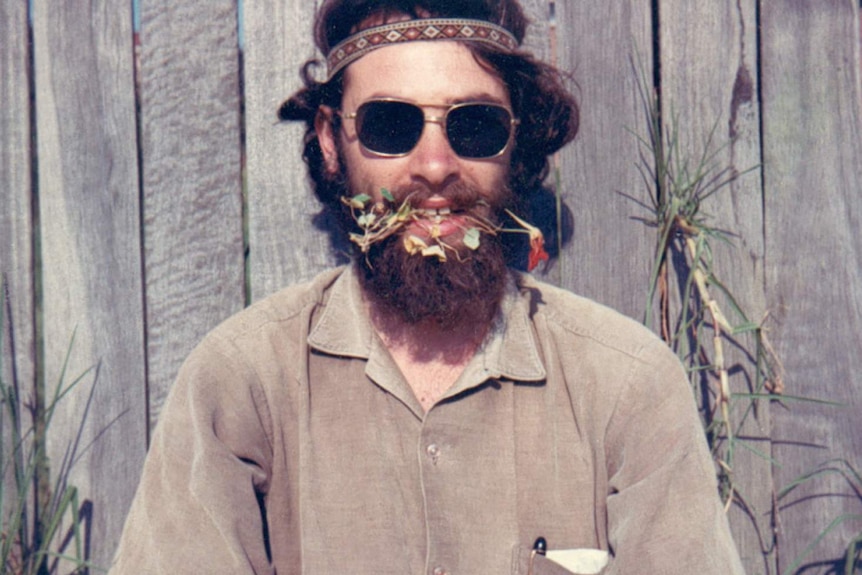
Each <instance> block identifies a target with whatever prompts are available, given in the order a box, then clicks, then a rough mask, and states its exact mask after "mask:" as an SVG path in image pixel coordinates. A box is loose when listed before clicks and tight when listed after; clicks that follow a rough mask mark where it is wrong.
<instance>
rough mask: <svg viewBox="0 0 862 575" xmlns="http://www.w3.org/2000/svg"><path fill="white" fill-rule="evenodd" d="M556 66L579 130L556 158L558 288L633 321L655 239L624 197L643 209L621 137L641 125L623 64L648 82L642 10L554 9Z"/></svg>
mask: <svg viewBox="0 0 862 575" xmlns="http://www.w3.org/2000/svg"><path fill="white" fill-rule="evenodd" d="M556 10H557V18H558V23H559V28H558V30H557V37H558V39H559V62H560V67H561V68H562V69H563V70H564V71H566V72H567V73H569V74H571V75H572V76H573V78H574V80H575V82H576V83H577V89H576V91H575V94H576V96H577V97H578V100H579V102H580V106H581V128H580V132H579V134H578V137H577V139H576V140H575V142H574V143H573V144H570V145H569V147H568V148H566V149H564V150H563V151H562V153H561V155H560V173H561V179H562V193H563V197H564V198H565V201H566V202H568V204H569V206H570V207H571V209H572V211H573V212H574V218H575V235H574V240H573V241H572V243H571V244H570V246H569V247H568V248H567V249H566V250H565V252H564V256H563V258H561V262H560V265H561V267H562V269H561V277H562V284H563V285H564V286H565V287H567V288H569V289H572V290H573V291H575V292H577V293H580V294H582V295H585V296H587V297H590V298H592V299H595V300H597V301H599V302H602V303H604V304H607V305H610V306H611V307H614V308H616V309H618V310H620V311H622V312H623V313H625V314H628V315H630V316H632V317H634V318H637V319H642V318H643V314H644V310H645V302H646V294H647V284H648V277H649V269H650V266H651V261H652V258H653V249H654V247H653V244H654V235H655V232H654V231H653V230H651V229H649V228H647V227H646V226H645V225H643V224H642V223H640V222H638V221H635V220H634V219H633V218H636V217H644V216H645V215H647V214H646V213H645V212H644V210H643V209H642V208H641V207H639V206H638V205H637V204H636V203H635V202H633V201H631V200H630V199H627V198H626V197H624V195H623V194H628V195H631V196H635V197H637V198H639V199H642V200H645V199H646V198H647V195H646V191H645V189H644V188H643V183H642V182H641V179H640V175H639V174H638V171H637V167H636V164H637V161H638V148H637V140H636V138H635V137H634V136H633V135H632V134H631V133H629V130H633V131H636V132H637V133H639V134H640V133H645V132H643V131H642V130H641V127H642V126H645V122H646V119H645V117H644V115H643V108H642V103H641V98H640V96H639V95H638V89H637V77H636V74H635V73H634V71H633V69H632V66H631V58H633V57H635V56H634V54H635V52H636V51H638V52H639V53H640V54H641V55H642V56H641V58H642V60H643V62H644V65H645V66H646V68H647V72H648V74H650V75H651V73H652V72H651V62H652V55H651V48H652V35H651V32H650V27H651V22H650V18H651V15H650V14H651V13H650V2H647V1H643V2H606V3H599V4H597V3H582V2H557V3H556Z"/></svg>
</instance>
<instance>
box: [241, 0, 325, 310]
mask: <svg viewBox="0 0 862 575" xmlns="http://www.w3.org/2000/svg"><path fill="white" fill-rule="evenodd" d="M315 4H316V3H315V2H303V1H301V0H291V1H288V2H280V1H275V0H264V1H261V2H248V3H246V4H245V6H244V11H245V14H244V15H245V49H244V60H243V61H244V73H245V80H246V82H245V97H246V100H245V102H246V108H245V110H246V112H245V113H246V116H245V117H246V134H247V136H246V141H247V144H246V153H247V161H246V165H247V177H246V181H247V185H248V192H247V193H248V230H249V275H250V284H251V296H252V299H260V298H261V297H263V296H265V295H268V294H270V293H273V292H275V291H277V290H278V289H279V288H281V287H284V286H287V285H290V284H292V283H296V282H299V281H302V280H305V279H310V278H311V277H313V276H314V275H316V274H317V273H318V272H320V271H322V270H324V269H326V268H327V267H330V266H332V265H334V264H335V261H336V260H335V258H334V256H333V254H331V253H330V251H331V250H330V247H329V242H328V239H327V237H326V234H325V233H324V232H322V231H321V230H318V229H316V228H315V227H314V226H313V224H312V217H313V214H316V213H317V212H319V211H320V204H319V202H318V201H317V199H316V198H315V197H314V194H313V193H312V191H311V188H310V186H309V184H308V180H307V177H306V167H305V164H304V163H303V161H302V135H303V132H304V126H302V125H301V124H299V123H292V122H291V123H279V122H278V118H277V117H276V111H277V110H278V107H279V105H280V104H281V103H282V102H283V101H284V100H286V99H287V98H288V97H289V96H290V95H292V94H293V93H294V92H295V91H296V90H298V89H299V88H301V87H302V82H301V79H300V75H299V70H300V67H301V66H302V64H303V63H304V62H305V61H306V60H308V59H310V58H314V57H317V58H321V56H320V55H319V54H317V52H316V48H315V47H314V44H313V43H312V22H313V20H314V12H315ZM319 71H320V72H321V73H325V72H324V70H323V68H321V69H320V70H319Z"/></svg>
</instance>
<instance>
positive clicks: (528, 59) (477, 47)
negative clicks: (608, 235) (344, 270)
mask: <svg viewBox="0 0 862 575" xmlns="http://www.w3.org/2000/svg"><path fill="white" fill-rule="evenodd" d="M405 15H406V16H409V17H411V18H426V17H431V18H470V19H478V20H485V21H488V22H491V23H493V24H497V25H498V26H501V27H503V28H505V29H507V30H509V31H510V32H511V33H512V34H513V35H514V36H515V38H516V39H517V40H518V42H519V43H521V42H522V41H523V39H524V34H525V32H526V29H527V24H528V20H527V18H526V16H525V15H524V13H523V10H522V9H521V7H520V5H519V4H518V2H517V0H327V1H326V2H324V4H323V6H321V8H320V10H319V11H318V13H317V19H316V22H315V33H314V39H315V43H316V45H317V47H318V49H319V50H320V51H321V52H322V53H323V54H327V53H328V52H329V50H330V48H332V47H333V46H335V45H337V44H338V43H339V42H341V41H343V40H344V39H346V38H347V37H348V36H350V35H351V34H353V33H356V32H357V31H358V30H361V29H364V28H368V27H370V26H372V25H375V24H378V23H381V22H386V21H391V20H392V19H397V18H402V17H403V16H405ZM465 45H466V46H467V47H468V48H469V49H470V50H471V51H472V52H473V54H474V55H475V56H476V58H477V59H478V60H479V62H482V63H483V64H486V65H488V66H490V68H491V69H492V70H493V71H494V72H495V73H496V74H497V75H499V77H500V78H501V80H502V81H503V83H504V84H505V85H506V86H507V88H508V89H509V96H510V100H511V103H512V110H513V112H514V114H515V116H516V117H517V118H519V120H520V124H519V125H518V129H517V131H516V135H515V146H514V149H513V152H512V159H511V170H510V176H509V186H510V188H511V189H512V190H513V191H514V192H515V193H514V194H513V196H514V202H515V205H513V206H512V209H513V211H516V212H518V213H521V214H523V215H524V216H525V217H526V218H528V219H530V220H532V221H533V222H534V223H535V224H536V225H538V226H539V227H540V228H541V229H542V231H543V232H544V233H545V238H546V246H547V249H548V252H549V253H550V254H551V256H552V257H553V256H555V255H556V252H557V249H556V248H557V246H558V244H561V243H565V242H567V241H568V239H569V238H570V237H571V235H572V217H571V212H570V211H569V210H568V209H567V208H565V206H562V207H563V212H562V213H561V214H560V212H559V208H560V205H561V204H560V203H559V202H558V201H557V197H556V194H554V192H553V191H552V190H549V189H548V188H546V187H544V185H543V183H544V181H545V179H546V178H547V176H548V172H549V156H550V155H551V154H553V153H554V152H556V151H557V150H559V149H560V148H562V147H563V146H564V145H565V144H567V143H568V142H570V141H571V140H572V139H573V138H574V137H575V134H576V133H577V131H578V119H579V117H578V113H579V111H578V104H577V101H576V100H575V98H574V96H572V94H571V93H570V92H569V91H568V90H567V89H566V87H565V83H566V82H565V78H564V77H563V76H562V75H561V74H560V72H559V71H558V70H557V69H556V68H554V67H553V66H550V65H548V64H546V63H544V62H542V61H540V60H538V59H536V58H535V57H534V56H533V55H532V54H530V53H528V52H526V51H523V50H518V51H515V52H512V53H506V52H503V51H501V50H498V49H496V48H494V47H491V46H488V45H486V44H480V43H472V42H467V43H465ZM320 65H321V64H320V62H319V61H318V60H309V61H308V62H306V63H305V65H304V66H303V68H302V80H303V83H304V88H302V89H301V90H299V91H298V92H297V93H295V94H294V95H293V96H291V97H290V99H288V100H287V101H286V102H284V103H283V104H282V105H281V107H280V108H279V110H278V116H279V118H280V119H281V120H283V121H286V120H292V121H303V122H305V125H306V131H305V138H304V151H303V159H304V160H305V162H306V164H307V166H308V171H309V177H310V180H311V184H312V187H313V189H314V192H315V194H316V196H317V197H318V199H319V200H320V201H321V202H322V203H323V206H324V210H323V212H322V213H321V214H320V215H319V216H318V218H316V220H315V223H316V224H317V225H318V226H319V227H321V228H323V229H325V230H327V231H328V232H330V237H331V239H332V240H333V246H334V247H335V249H336V251H338V250H339V248H341V247H343V246H344V242H343V238H344V235H345V234H344V233H343V230H344V229H345V228H347V229H349V228H350V227H352V225H353V222H352V221H347V218H345V214H344V206H343V204H342V202H341V197H342V196H343V195H344V193H345V192H346V176H345V174H344V173H343V172H342V173H341V174H339V175H336V176H333V175H331V174H327V172H326V170H325V169H324V164H323V154H322V152H321V149H320V145H319V142H318V140H317V134H316V132H315V129H314V120H315V116H316V114H317V112H318V109H319V107H320V106H329V107H331V108H333V109H338V108H339V107H340V105H341V98H342V94H343V78H344V70H341V71H339V72H338V73H337V74H336V75H335V76H333V77H332V78H331V79H329V80H328V81H326V82H318V81H317V80H315V79H314V71H315V68H317V67H319V66H320ZM333 121H334V122H336V125H335V126H334V128H335V129H338V128H339V126H338V124H337V122H338V116H334V118H333ZM559 215H562V219H561V220H558V216H559ZM559 221H562V223H563V226H562V229H561V230H560V231H561V232H562V238H561V239H562V241H559V242H558V239H557V238H558V234H557V232H558V229H559V228H560V226H559V225H558V224H559ZM505 235H506V236H509V237H507V238H506V239H505V243H506V244H507V245H506V255H507V261H508V262H509V264H510V265H512V266H513V267H516V268H523V267H524V261H525V257H526V252H527V246H526V245H525V242H524V241H523V240H524V237H523V234H505Z"/></svg>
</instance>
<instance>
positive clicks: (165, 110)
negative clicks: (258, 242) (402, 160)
mask: <svg viewBox="0 0 862 575" xmlns="http://www.w3.org/2000/svg"><path fill="white" fill-rule="evenodd" d="M141 22H142V23H141V33H140V34H141V64H140V66H141V69H140V78H141V87H140V98H141V146H142V153H143V166H142V170H143V186H144V189H143V198H144V245H145V275H146V296H147V305H146V313H147V319H146V325H147V354H148V361H149V363H148V366H149V371H148V376H149V401H150V422H151V425H153V424H155V422H156V419H157V417H158V413H159V409H160V408H161V406H162V404H163V402H164V398H165V396H166V395H167V392H168V389H169V388H170V386H171V383H172V382H173V380H174V377H175V376H176V373H177V371H178V369H179V366H180V364H181V363H182V362H183V360H184V359H185V357H186V356H187V355H188V353H189V352H190V351H191V349H192V348H193V347H194V346H195V345H196V344H197V343H198V342H199V341H200V340H201V339H202V337H203V336H204V334H205V333H206V332H208V331H209V330H210V329H212V328H213V327H214V326H215V325H216V324H218V323H219V322H220V321H222V320H223V319H225V318H226V317H227V316H229V315H231V314H232V313H234V312H236V311H238V310H240V309H242V307H243V305H244V303H245V289H244V271H243V266H244V263H243V229H242V219H243V213H242V187H241V157H240V142H241V135H240V133H241V132H240V103H239V95H240V87H239V46H238V40H237V7H236V1H235V0H218V1H212V2H170V1H167V0H144V1H143V2H141Z"/></svg>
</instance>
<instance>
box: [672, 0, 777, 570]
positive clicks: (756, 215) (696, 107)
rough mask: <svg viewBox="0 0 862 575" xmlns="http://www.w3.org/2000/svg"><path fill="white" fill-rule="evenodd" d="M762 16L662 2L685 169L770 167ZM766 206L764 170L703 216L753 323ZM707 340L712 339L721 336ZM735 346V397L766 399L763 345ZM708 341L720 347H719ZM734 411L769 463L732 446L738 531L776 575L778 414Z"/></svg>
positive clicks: (729, 6)
mask: <svg viewBox="0 0 862 575" xmlns="http://www.w3.org/2000/svg"><path fill="white" fill-rule="evenodd" d="M756 9H757V6H756V2H755V1H754V0H745V1H739V0H716V1H712V2H707V3H692V2H687V1H686V0H662V1H661V2H660V3H659V30H660V34H659V37H660V47H659V52H660V59H661V67H660V69H661V79H660V82H661V97H662V102H661V104H662V118H663V120H664V122H665V123H666V125H667V126H669V127H671V129H672V130H676V132H677V137H678V145H679V152H680V155H679V157H678V158H677V160H681V162H679V163H677V165H676V169H677V170H680V169H681V168H682V167H683V165H682V164H683V163H685V162H687V163H688V169H689V170H690V173H691V172H693V171H694V170H695V169H696V166H697V164H698V163H699V162H700V159H701V158H702V157H704V154H710V155H711V154H715V155H714V156H712V158H711V160H710V162H709V165H710V166H711V174H712V175H716V174H717V173H718V172H719V171H720V170H723V169H725V168H727V169H730V170H732V173H734V174H740V173H743V172H745V171H746V170H749V169H750V168H754V167H757V166H759V165H760V116H759V109H758V99H757V90H758V86H757V76H758V74H757V58H758V54H757V50H758V46H757V16H756ZM710 140H711V141H710ZM679 175H680V174H679V173H678V174H677V176H679ZM728 176H731V173H729V174H728ZM762 205H763V198H762V193H761V178H760V173H759V171H754V172H750V173H748V174H746V175H744V176H741V177H740V178H739V179H737V180H735V181H734V182H733V183H732V184H731V185H729V186H726V187H723V188H721V189H720V190H719V191H718V192H716V193H715V194H713V195H712V196H710V197H709V198H707V199H706V200H705V201H704V202H703V204H702V210H701V213H700V215H701V216H703V215H706V216H707V217H708V219H707V221H706V223H707V225H709V226H712V227H715V228H718V229H720V230H723V231H725V232H727V233H729V234H731V236H732V244H730V245H728V244H725V243H722V242H720V241H715V240H713V241H711V242H710V246H711V247H712V249H713V256H714V260H713V270H714V273H715V274H716V276H717V277H718V279H719V280H720V281H722V282H723V284H724V285H725V286H726V287H727V288H728V289H729V291H730V292H731V293H732V294H733V295H734V297H735V299H736V301H737V302H738V303H739V305H740V306H741V308H742V309H743V310H744V311H745V313H746V315H747V316H748V319H749V320H751V321H759V320H760V319H762V317H763V314H764V310H765V293H764V287H763V286H764V284H763V281H764V279H763V257H764V253H763V249H764V247H763V244H764V240H763V211H762ZM683 273H687V272H683ZM672 284H673V285H676V282H672ZM711 293H712V296H713V297H715V298H716V300H717V301H718V302H719V304H720V306H721V309H722V310H723V311H724V312H725V314H726V315H727V317H728V319H729V320H730V321H731V323H732V324H733V325H740V324H742V323H743V319H742V318H741V317H740V316H739V315H737V314H736V313H734V311H733V309H732V308H731V305H730V302H729V301H728V300H727V299H726V298H724V297H723V295H722V294H721V292H720V290H719V288H718V287H716V286H711ZM674 300H675V301H676V302H679V299H678V298H674ZM677 305H678V304H677ZM677 309H678V308H677ZM704 335H705V336H706V337H707V339H709V338H711V337H712V330H711V329H708V330H707V331H706V332H705V334H704ZM735 339H736V341H738V342H739V343H741V344H742V345H743V346H744V347H745V351H743V350H740V349H739V348H737V346H736V345H734V340H731V339H729V338H727V337H726V338H725V341H724V345H723V348H724V352H725V353H724V356H725V367H726V368H727V369H728V370H729V372H730V374H731V378H730V384H731V391H732V392H735V393H746V394H750V393H752V392H755V391H757V390H756V389H754V387H755V386H756V373H755V371H756V360H755V359H753V358H752V357H751V356H749V355H747V354H746V351H747V352H753V353H755V354H756V344H755V342H754V338H753V337H747V336H738V337H737V338H735ZM703 343H704V344H705V345H706V346H707V348H710V349H711V345H710V342H709V341H706V342H703ZM707 379H708V382H707V383H708V385H709V387H710V388H711V390H712V391H711V392H709V393H714V392H715V390H716V389H717V387H718V382H717V380H716V378H714V377H707ZM707 402H708V403H710V404H711V403H712V402H711V401H709V400H707ZM733 403H734V409H733V410H732V411H731V421H732V422H733V425H734V428H735V429H734V433H735V436H736V441H737V442H739V441H743V442H744V443H745V445H746V446H747V447H749V448H752V449H754V450H757V451H758V452H760V453H761V454H763V455H761V456H758V455H756V454H755V453H754V452H753V451H751V450H750V449H747V448H744V447H742V446H741V445H739V444H738V443H737V444H736V445H733V446H728V445H727V444H725V446H724V449H732V466H733V473H732V478H733V481H734V484H735V489H736V491H737V496H736V498H735V500H736V501H735V505H734V506H733V508H732V510H731V512H730V520H731V525H732V528H733V533H734V537H735V539H736V542H737V546H738V547H739V550H740V554H741V555H742V559H743V564H744V565H745V566H746V571H747V572H749V573H764V572H765V573H774V572H775V556H774V554H773V553H772V546H773V542H772V530H771V525H770V520H771V515H770V509H771V507H772V476H771V462H770V461H769V460H768V459H767V458H768V456H769V454H770V452H771V448H770V444H769V413H768V406H767V405H765V404H763V402H761V404H760V405H758V408H759V409H758V410H757V411H756V412H753V413H751V414H749V416H748V417H747V418H745V419H744V424H743V425H742V427H741V428H736V426H738V425H739V424H740V422H741V421H743V418H744V417H745V415H746V410H747V409H748V408H749V407H750V406H751V402H750V401H749V400H743V399H740V400H738V401H734V402H733Z"/></svg>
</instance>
